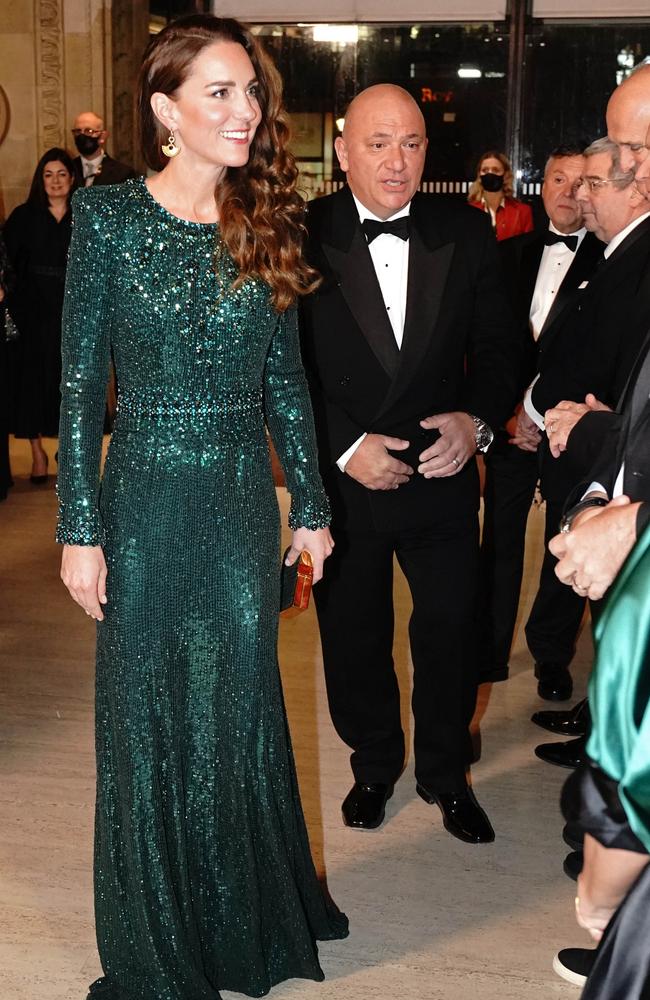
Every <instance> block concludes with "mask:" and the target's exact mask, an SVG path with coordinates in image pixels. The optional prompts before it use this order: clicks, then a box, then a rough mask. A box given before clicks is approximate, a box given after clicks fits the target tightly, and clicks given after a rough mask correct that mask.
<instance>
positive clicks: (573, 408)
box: [544, 392, 611, 458]
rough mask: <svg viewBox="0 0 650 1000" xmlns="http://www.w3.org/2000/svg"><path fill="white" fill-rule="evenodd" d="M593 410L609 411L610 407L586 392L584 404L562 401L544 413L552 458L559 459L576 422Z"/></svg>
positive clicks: (591, 393)
mask: <svg viewBox="0 0 650 1000" xmlns="http://www.w3.org/2000/svg"><path fill="white" fill-rule="evenodd" d="M594 410H610V411H611V407H609V406H606V405H605V403H601V402H600V400H599V399H596V397H595V396H594V394H593V392H588V393H587V395H586V396H585V401H584V403H574V402H572V401H571V400H568V399H563V400H562V402H561V403H558V404H557V406H554V407H553V409H551V410H547V411H546V413H545V414H544V423H545V425H546V433H547V434H548V443H549V447H550V449H551V455H553V457H554V458H559V457H560V455H561V454H562V452H563V451H566V447H567V441H568V440H569V435H570V433H571V431H572V430H573V428H574V427H575V425H576V424H577V423H578V421H579V420H582V418H583V417H584V415H585V413H591V412H593V411H594Z"/></svg>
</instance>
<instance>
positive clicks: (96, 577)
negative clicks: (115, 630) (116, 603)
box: [61, 545, 108, 622]
mask: <svg viewBox="0 0 650 1000" xmlns="http://www.w3.org/2000/svg"><path fill="white" fill-rule="evenodd" d="M107 575H108V570H107V569H106V560H105V559H104V553H103V552H102V550H101V548H100V546H99V545H64V546H63V557H62V559H61V579H62V580H63V582H64V584H65V585H66V587H67V588H68V590H69V591H70V596H71V597H72V599H73V600H74V601H76V602H77V604H78V605H79V606H80V607H82V608H83V609H84V611H85V612H86V614H87V615H90V617H91V618H95V619H96V620H97V621H98V622H103V621H104V613H103V611H102V608H101V605H102V604H106V601H107V597H106V576H107Z"/></svg>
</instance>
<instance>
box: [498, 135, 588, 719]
mask: <svg viewBox="0 0 650 1000" xmlns="http://www.w3.org/2000/svg"><path fill="white" fill-rule="evenodd" d="M583 168H584V159H583V156H582V150H581V149H580V147H574V146H563V147H558V148H557V149H555V150H554V151H553V152H552V153H551V154H550V156H549V158H548V160H547V163H546V167H545V170H544V182H543V185H542V200H543V203H544V208H545V210H546V214H547V216H548V219H549V222H548V227H547V228H546V229H545V230H538V231H536V232H533V233H526V234H524V235H522V236H519V237H516V238H514V239H511V240H508V241H506V242H505V243H504V244H503V246H502V255H503V261H504V270H505V273H506V276H507V280H508V287H509V290H510V294H511V298H512V301H513V305H514V309H515V316H516V320H517V325H518V329H519V331H520V337H521V342H522V344H523V345H524V349H525V353H524V359H525V360H524V364H523V365H522V368H521V373H520V381H519V399H520V403H519V405H518V406H517V408H516V411H515V415H514V416H513V417H512V418H511V419H510V420H509V421H508V423H507V425H506V427H504V428H502V429H499V430H498V431H497V434H496V437H495V441H494V443H493V445H492V446H491V448H490V450H489V452H488V455H487V456H486V460H485V465H486V479H485V490H484V505H485V509H484V519H483V538H482V542H481V572H480V609H481V613H480V621H481V664H480V675H479V676H480V680H481V681H501V680H505V679H506V678H507V676H508V657H509V655H510V646H511V644H512V637H513V633H514V628H515V621H516V618H517V606H518V603H519V593H520V589H521V579H522V573H523V563H524V549H525V540H526V522H527V518H528V512H529V510H530V507H531V503H532V500H533V497H534V494H535V488H536V486H537V482H538V480H539V479H540V461H539V459H540V455H539V453H538V448H539V445H540V441H541V431H540V429H539V427H538V426H537V424H536V423H535V420H534V419H533V417H532V416H530V415H529V413H528V412H527V408H528V409H529V410H531V412H533V413H534V412H535V411H534V409H533V407H532V404H531V400H530V396H531V393H530V392H527V391H526V390H527V389H528V387H529V386H531V384H532V385H533V388H535V386H536V382H538V381H539V378H540V374H541V373H545V374H547V373H548V370H549V367H550V368H552V367H553V365H555V366H556V367H559V371H560V373H562V372H564V373H566V374H568V366H567V365H566V362H565V360H563V359H562V357H561V353H562V352H561V350H560V357H559V358H558V350H557V344H558V342H559V343H560V345H562V343H564V345H565V349H566V340H567V337H568V338H571V337H572V336H573V333H572V330H571V328H570V322H571V321H570V322H569V328H568V330H567V317H571V318H572V319H574V318H575V313H574V310H575V309H576V308H577V307H578V304H579V300H580V297H581V296H582V294H583V292H584V289H585V288H586V286H587V285H588V282H589V279H590V278H591V275H592V274H593V272H594V270H595V268H596V265H597V263H598V261H599V259H600V258H601V257H602V250H603V246H602V244H601V243H600V241H599V240H598V239H596V237H594V236H593V235H591V234H590V233H588V232H587V230H586V228H585V226H584V224H583V219H582V207H581V205H580V204H579V203H578V201H577V199H576V187H577V185H578V183H579V181H580V179H581V177H582V172H583ZM569 346H570V345H569ZM548 358H550V365H549V362H548V360H547V359H548ZM560 398H562V396H561V395H560V396H558V397H557V399H560ZM545 485H546V484H545V483H542V486H543V487H544V486H545ZM571 486H572V481H569V483H568V485H567V486H566V488H565V495H564V496H559V497H558V496H557V493H558V488H557V486H555V488H554V489H551V490H549V491H544V489H543V492H544V495H545V497H546V500H547V516H546V539H547V540H548V538H550V537H551V536H552V535H554V534H555V531H556V528H557V522H558V520H559V516H560V513H561V510H562V501H563V500H564V499H565V496H566V493H568V492H569V489H570V487H571ZM560 490H561V487H560ZM553 564H554V561H553ZM542 603H543V605H544V607H543V608H542ZM583 605H584V602H580V601H579V600H578V598H577V597H576V596H575V595H574V594H571V593H567V591H566V588H564V587H561V586H559V585H558V582H557V580H556V578H555V576H554V574H553V566H551V568H550V571H549V570H548V567H544V569H543V571H542V576H541V579H540V591H539V594H538V609H537V610H538V611H539V615H538V616H537V617H538V618H539V620H540V622H541V623H542V624H543V625H545V626H546V628H542V629H537V628H536V627H535V621H536V618H533V636H534V637H533V639H532V641H531V640H530V639H529V642H530V645H531V652H532V653H533V656H534V659H535V661H536V665H535V672H536V674H537V676H538V679H539V683H538V692H539V694H540V696H541V697H542V698H548V699H551V700H555V699H562V698H568V697H569V696H570V694H571V677H570V674H569V673H568V671H567V670H566V666H567V664H568V663H569V662H570V660H571V658H572V656H573V650H574V644H575V637H576V633H577V630H578V626H579V623H580V619H581V617H582V610H583ZM538 634H539V641H538V642H536V641H535V638H536V637H537V635H538Z"/></svg>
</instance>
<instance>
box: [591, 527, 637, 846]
mask: <svg viewBox="0 0 650 1000" xmlns="http://www.w3.org/2000/svg"><path fill="white" fill-rule="evenodd" d="M594 635H595V639H596V643H597V650H598V652H597V656H596V664H595V667H594V671H593V673H592V675H591V680H590V682H589V701H590V704H591V707H592V717H593V729H592V732H591V736H590V738H589V742H588V743H587V753H588V754H589V756H590V757H591V759H592V760H593V761H594V762H595V763H596V764H598V766H599V767H600V768H601V769H602V770H603V771H604V772H605V773H606V774H607V775H609V777H610V778H613V779H614V780H615V781H616V782H618V792H619V796H620V799H621V802H622V805H623V808H624V810H625V813H626V816H627V819H628V822H629V824H630V826H631V828H632V830H633V831H634V833H635V834H636V835H637V837H638V838H639V840H640V841H641V842H642V844H643V845H644V846H645V848H646V849H647V850H648V851H650V704H649V702H650V528H647V529H646V531H645V532H644V533H643V535H642V536H641V538H640V539H639V541H638V542H637V544H636V546H635V548H634V549H633V550H632V553H631V555H630V557H629V558H628V560H627V562H626V563H625V565H624V566H623V568H622V570H621V572H620V574H619V576H618V579H617V580H616V583H615V584H614V586H613V587H612V590H611V592H610V594H609V596H608V598H607V605H606V607H605V609H604V611H603V612H602V614H601V616H600V620H599V622H598V625H597V626H596V629H595V631H594Z"/></svg>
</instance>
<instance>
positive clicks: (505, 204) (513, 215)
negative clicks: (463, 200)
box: [470, 198, 533, 240]
mask: <svg viewBox="0 0 650 1000" xmlns="http://www.w3.org/2000/svg"><path fill="white" fill-rule="evenodd" d="M470 205H473V206H474V208H480V209H481V211H483V212H488V213H489V209H488V207H487V205H486V204H485V203H484V202H482V201H470ZM532 231H533V211H532V209H531V207H530V205H524V203H523V202H522V201H517V200H516V198H505V199H504V200H503V201H502V202H501V204H500V205H499V207H498V208H497V221H496V227H495V233H496V238H497V239H498V240H508V239H510V237H511V236H519V235H520V234H521V233H532Z"/></svg>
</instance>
